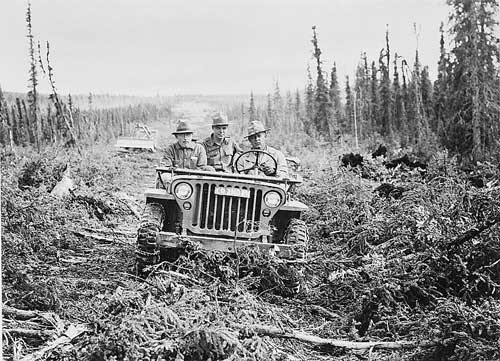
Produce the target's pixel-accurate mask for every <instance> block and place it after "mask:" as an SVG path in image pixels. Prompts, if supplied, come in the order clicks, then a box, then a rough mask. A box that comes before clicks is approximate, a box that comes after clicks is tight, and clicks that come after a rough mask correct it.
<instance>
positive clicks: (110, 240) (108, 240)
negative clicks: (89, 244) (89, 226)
mask: <svg viewBox="0 0 500 361" xmlns="http://www.w3.org/2000/svg"><path fill="white" fill-rule="evenodd" d="M71 232H72V233H73V234H75V235H77V236H80V237H84V238H93V239H95V240H97V241H99V242H103V243H121V244H124V243H127V242H125V241H121V240H119V239H118V238H114V239H113V238H109V237H103V236H99V235H97V234H92V233H87V232H83V231H80V230H77V229H72V230H71Z"/></svg>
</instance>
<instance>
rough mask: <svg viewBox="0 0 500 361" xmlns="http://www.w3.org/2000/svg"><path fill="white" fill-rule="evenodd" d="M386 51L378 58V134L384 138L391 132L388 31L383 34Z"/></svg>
mask: <svg viewBox="0 0 500 361" xmlns="http://www.w3.org/2000/svg"><path fill="white" fill-rule="evenodd" d="M385 41H386V49H385V50H384V51H383V52H381V54H380V58H379V65H380V73H381V76H382V79H381V81H380V121H379V129H380V133H381V134H382V135H384V136H390V135H391V132H392V119H391V118H392V112H393V110H392V107H393V106H392V103H393V100H392V92H391V80H390V72H389V67H390V53H389V51H390V49H389V30H386V32H385Z"/></svg>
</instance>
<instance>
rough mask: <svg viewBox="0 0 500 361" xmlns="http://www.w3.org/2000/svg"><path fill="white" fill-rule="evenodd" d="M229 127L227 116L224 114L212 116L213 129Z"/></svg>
mask: <svg viewBox="0 0 500 361" xmlns="http://www.w3.org/2000/svg"><path fill="white" fill-rule="evenodd" d="M223 125H229V121H228V119H227V115H226V114H224V113H217V114H214V115H213V116H212V127H217V126H223Z"/></svg>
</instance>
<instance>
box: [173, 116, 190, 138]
mask: <svg viewBox="0 0 500 361" xmlns="http://www.w3.org/2000/svg"><path fill="white" fill-rule="evenodd" d="M188 133H194V131H193V128H192V127H191V124H190V123H189V121H188V120H185V119H181V120H179V122H178V123H177V129H175V132H172V134H174V135H175V134H188Z"/></svg>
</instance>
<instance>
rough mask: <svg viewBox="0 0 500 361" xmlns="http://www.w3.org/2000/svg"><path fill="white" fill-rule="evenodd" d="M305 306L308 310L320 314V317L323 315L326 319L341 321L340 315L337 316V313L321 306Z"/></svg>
mask: <svg viewBox="0 0 500 361" xmlns="http://www.w3.org/2000/svg"><path fill="white" fill-rule="evenodd" d="M304 306H305V308H307V309H309V310H311V311H313V312H315V313H319V314H320V315H322V316H323V317H325V318H329V319H332V320H336V319H339V318H340V317H341V316H340V315H337V314H336V313H335V312H332V311H330V310H327V309H326V308H324V307H321V306H319V305H307V304H305V305H304Z"/></svg>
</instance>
